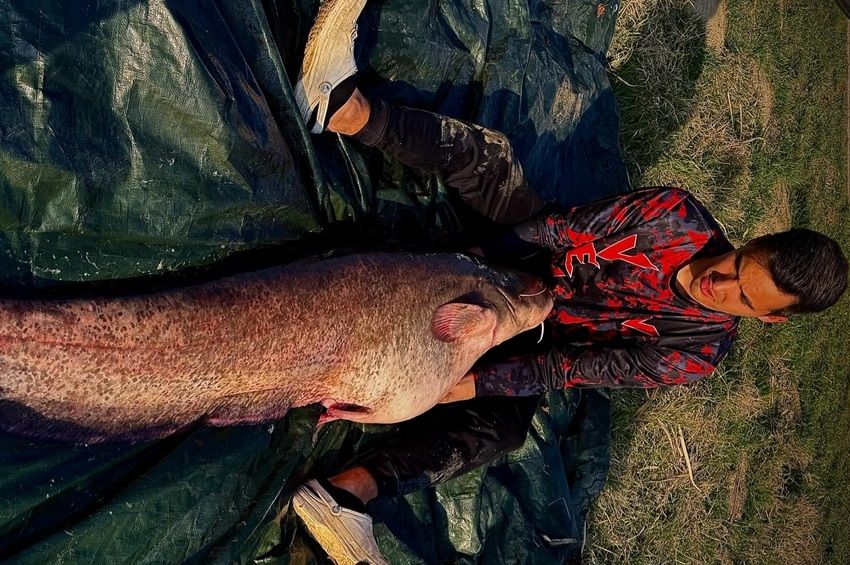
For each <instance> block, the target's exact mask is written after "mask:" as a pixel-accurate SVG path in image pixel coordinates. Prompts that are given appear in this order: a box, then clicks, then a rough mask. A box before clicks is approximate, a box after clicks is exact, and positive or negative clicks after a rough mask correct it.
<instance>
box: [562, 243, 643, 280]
mask: <svg viewBox="0 0 850 565" xmlns="http://www.w3.org/2000/svg"><path fill="white" fill-rule="evenodd" d="M636 245H637V234H632V235H630V236H628V237H624V238H623V239H621V240H619V241H616V242H614V243H612V244H611V245H608V246H607V247H604V248H603V249H602V250H601V251H599V252H597V251H596V245H595V243H594V242H593V241H590V242H588V243H585V244H582V245H579V246H578V247H573V248H571V249H568V250H567V253H566V255H565V256H564V271H562V270H561V269H558V268H555V269H554V272H553V274H554V275H555V276H558V277H571V276H573V264H574V263H573V260H575V261H576V262H578V263H579V264H581V265H586V264H590V265H593V266H594V267H596V268H597V269H598V268H599V267H600V265H599V259H605V260H606V261H625V262H626V263H630V264H632V265H634V266H636V267H643V268H644V269H653V270H655V271H657V270H658V267H656V266H655V265H653V264H652V261H650V260H649V258H647V256H646V255H644V254H643V253H636V254H633V255H626V252H627V251H632V250H633V249H634V248H635V246H636ZM565 271H566V272H565Z"/></svg>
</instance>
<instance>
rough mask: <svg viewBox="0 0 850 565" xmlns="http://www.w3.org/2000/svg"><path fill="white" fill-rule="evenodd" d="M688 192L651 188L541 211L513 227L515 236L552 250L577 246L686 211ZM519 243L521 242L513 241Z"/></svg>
mask: <svg viewBox="0 0 850 565" xmlns="http://www.w3.org/2000/svg"><path fill="white" fill-rule="evenodd" d="M689 196H690V195H689V194H688V193H687V192H685V191H684V190H681V189H678V188H648V189H642V190H636V191H633V192H629V193H626V194H624V195H621V196H617V197H614V198H607V199H605V200H599V201H597V202H593V203H591V204H585V205H583V206H577V207H575V208H571V209H569V210H567V211H566V212H563V213H559V212H556V211H555V212H552V211H550V212H551V213H548V214H547V213H544V214H540V215H538V216H536V217H534V218H532V219H530V220H528V221H526V222H523V223H521V224H517V225H516V226H514V228H513V230H512V231H513V237H515V238H516V240H518V241H522V242H525V244H534V245H537V246H540V247H544V248H547V249H550V250H552V251H561V250H563V249H566V248H568V247H576V246H579V245H582V244H584V243H588V242H591V241H594V240H597V239H600V238H603V237H606V236H608V235H610V234H612V233H614V232H617V231H621V230H624V229H628V228H631V227H634V226H637V225H640V224H643V223H645V222H649V221H652V220H654V219H656V218H658V217H660V216H662V215H664V214H684V213H685V208H686V207H687V206H688V204H687V202H686V201H687V200H688V198H689ZM514 245H518V244H514Z"/></svg>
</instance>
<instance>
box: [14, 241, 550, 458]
mask: <svg viewBox="0 0 850 565" xmlns="http://www.w3.org/2000/svg"><path fill="white" fill-rule="evenodd" d="M523 293H525V294H530V295H533V296H521V294H523ZM551 305H552V301H551V298H550V296H549V294H548V292H544V289H543V288H542V285H541V283H539V281H536V280H531V279H529V278H528V277H523V276H520V275H518V274H514V273H510V272H504V271H497V270H494V269H492V268H490V267H487V266H485V265H483V264H480V263H478V262H477V261H474V260H472V259H470V258H468V257H466V256H464V255H459V254H454V255H449V254H444V255H409V254H401V253H396V254H393V253H376V254H369V255H350V256H344V257H338V258H333V259H324V260H316V261H309V262H302V263H296V264H292V265H288V266H284V267H278V268H273V269H267V270H263V271H258V272H254V273H248V274H243V275H237V276H233V277H229V278H225V279H222V280H219V281H215V282H211V283H205V284H201V285H197V286H191V287H186V288H180V289H175V290H170V291H166V292H160V293H154V294H147V295H137V296H131V297H123V298H114V297H112V298H102V299H75V300H62V301H38V300H0V428H2V429H3V430H5V431H9V432H12V433H17V434H22V435H26V436H30V437H37V438H47V439H58V440H65V441H74V442H98V441H105V440H130V441H134V440H145V439H153V438H156V437H162V436H164V435H167V434H169V433H173V432H174V431H176V430H178V429H180V428H183V427H185V426H187V425H189V424H192V423H194V422H197V421H199V420H202V421H204V422H206V423H208V424H211V425H231V424H249V423H260V422H266V421H270V420H274V419H277V418H279V417H281V416H282V415H283V414H284V413H285V412H286V411H287V410H288V409H289V408H292V407H296V406H303V405H306V404H311V403H315V402H321V403H322V404H324V406H325V407H326V408H327V415H326V419H335V418H343V419H351V420H357V421H361V422H372V423H392V422H398V421H402V420H405V419H408V418H412V417H414V416H417V415H419V414H421V413H422V412H424V411H425V410H427V409H428V408H430V407H432V406H433V405H434V404H435V403H437V402H438V401H439V400H440V399H441V398H442V396H444V395H445V393H446V392H447V391H448V390H449V389H450V388H451V387H452V386H453V385H454V384H455V383H456V382H457V381H458V380H460V379H461V378H462V377H463V375H464V374H465V373H466V372H467V371H468V370H469V369H470V368H471V366H472V364H473V363H474V362H475V360H477V359H478V358H479V357H480V356H481V355H482V354H483V353H484V352H485V351H486V350H487V349H489V348H490V347H492V346H493V345H496V344H497V343H500V342H501V341H504V340H505V339H507V338H509V337H512V336H513V335H516V334H517V333H519V332H522V331H524V330H526V329H529V328H531V327H533V326H534V325H537V324H539V323H540V322H542V320H543V319H544V318H545V316H546V314H547V313H548V311H549V310H550V309H551Z"/></svg>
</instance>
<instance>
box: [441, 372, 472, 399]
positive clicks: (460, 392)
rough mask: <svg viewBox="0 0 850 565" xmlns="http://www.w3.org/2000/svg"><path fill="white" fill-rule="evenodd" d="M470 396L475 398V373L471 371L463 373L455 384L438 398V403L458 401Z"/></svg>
mask: <svg viewBox="0 0 850 565" xmlns="http://www.w3.org/2000/svg"><path fill="white" fill-rule="evenodd" d="M470 398H475V374H474V373H473V372H472V371H469V372H468V373H467V374H465V375H464V376H463V378H462V379H461V380H459V381H458V382H457V384H456V385H455V386H453V387H452V388H450V389H449V392H447V393H446V395H445V396H444V397H443V399H442V400H440V404H448V403H450V402H460V401H461V400H469V399H470Z"/></svg>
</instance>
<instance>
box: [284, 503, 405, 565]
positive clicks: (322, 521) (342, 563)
mask: <svg viewBox="0 0 850 565" xmlns="http://www.w3.org/2000/svg"><path fill="white" fill-rule="evenodd" d="M305 490H307V491H308V492H306V493H305V492H303V490H302V489H298V490H297V491H296V492H295V495H294V496H293V497H292V503H293V508H294V509H295V514H297V515H298V517H299V518H300V519H301V521H302V522H304V525H305V526H306V527H307V530H308V531H309V532H310V534H311V535H312V536H313V538H315V540H316V541H317V542H319V545H321V546H322V548H323V549H324V550H325V552H326V553H327V554H328V556H329V557H330V558H331V559H332V560H333V561H334V562H335V563H337V565H356V564H358V563H374V564H375V565H389V564H388V563H387V562H386V561H383V560H374V561H368V560H364V559H356V558H352V557H351V556H352V555H358V554H361V555H362V554H363V553H364V549H363V545H362V544H361V543H358V542H357V539H358V536H357V535H355V534H353V533H352V532H351V531H350V530H349V529H348V528H347V527H346V526H345V523H344V522H343V521H342V520H341V519H339V518H338V517H337V516H338V514H339V513H341V512H353V511H351V510H342V508H341V507H340V506H339V505H336V508H338V509H340V512H339V513H334V512H333V510H332V508H328V505H327V503H325V501H324V500H322V499H321V498H320V497H319V496H318V495H317V494H315V493H314V491H313V489H312V488H310V487H309V486H307V488H306V489H305ZM331 523H335V524H337V525H338V526H339V529H337V530H334V529H332V528H330V527H329V526H328V524H331Z"/></svg>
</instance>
